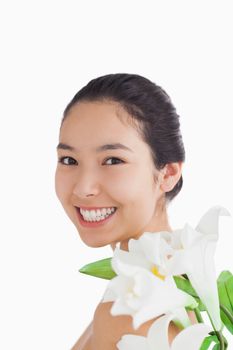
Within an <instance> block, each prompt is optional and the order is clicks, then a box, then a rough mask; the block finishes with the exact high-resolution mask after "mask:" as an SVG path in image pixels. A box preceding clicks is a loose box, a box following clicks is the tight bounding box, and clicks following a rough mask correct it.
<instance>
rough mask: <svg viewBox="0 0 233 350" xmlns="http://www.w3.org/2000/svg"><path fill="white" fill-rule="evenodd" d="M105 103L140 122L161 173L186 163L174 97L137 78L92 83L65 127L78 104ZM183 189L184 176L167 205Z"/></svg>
mask: <svg viewBox="0 0 233 350" xmlns="http://www.w3.org/2000/svg"><path fill="white" fill-rule="evenodd" d="M104 100H109V101H115V102H118V103H120V105H121V106H122V107H123V108H124V109H125V110H126V111H127V112H128V114H129V115H130V117H131V119H132V120H137V121H139V122H140V123H139V125H141V126H142V128H141V137H142V139H143V140H144V141H145V142H146V143H147V144H148V145H149V147H150V149H151V154H152V158H153V162H154V165H155V168H156V169H157V170H161V169H162V168H164V166H165V165H166V164H168V163H173V162H179V161H182V162H184V161H185V150H184V145H183V141H182V135H181V132H180V122H179V115H178V114H177V113H176V109H175V107H174V105H173V103H172V101H171V99H170V97H169V96H168V94H167V93H166V92H165V91H164V90H163V89H162V88H161V87H160V86H158V85H156V84H155V83H153V82H151V81H150V80H149V79H147V78H145V77H143V76H140V75H137V74H127V73H116V74H108V75H104V76H101V77H97V78H95V79H92V80H91V81H90V82H89V83H88V84H87V85H86V86H84V87H83V88H82V89H81V90H80V91H78V92H77V93H76V95H75V96H74V97H73V99H72V100H71V101H70V102H69V104H68V105H67V107H66V108H65V110H64V113H63V119H62V123H63V121H64V119H65V118H66V117H67V115H68V112H69V111H70V109H71V108H72V107H73V106H74V105H75V104H76V103H77V102H79V101H104ZM62 123H61V124H62ZM182 185H183V177H182V175H181V177H180V179H179V181H178V182H177V184H176V185H175V186H174V188H173V189H172V190H171V191H170V192H166V193H165V200H166V202H170V201H171V200H172V199H173V198H174V197H175V196H176V195H177V194H178V193H179V192H180V190H181V188H182Z"/></svg>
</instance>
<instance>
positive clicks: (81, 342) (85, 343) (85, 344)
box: [71, 321, 93, 350]
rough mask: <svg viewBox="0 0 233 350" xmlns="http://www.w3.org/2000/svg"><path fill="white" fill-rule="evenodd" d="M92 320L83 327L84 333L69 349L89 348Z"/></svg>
mask: <svg viewBox="0 0 233 350" xmlns="http://www.w3.org/2000/svg"><path fill="white" fill-rule="evenodd" d="M92 327H93V321H92V322H91V323H90V324H89V326H88V327H87V328H86V329H85V331H84V333H83V334H82V335H81V337H80V338H79V339H78V341H77V342H76V343H75V344H74V346H73V347H72V349H71V350H91V336H92Z"/></svg>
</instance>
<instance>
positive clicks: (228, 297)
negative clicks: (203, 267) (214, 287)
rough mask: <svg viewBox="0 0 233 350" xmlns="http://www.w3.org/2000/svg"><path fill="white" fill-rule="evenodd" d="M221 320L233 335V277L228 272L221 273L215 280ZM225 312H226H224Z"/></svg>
mask: <svg viewBox="0 0 233 350" xmlns="http://www.w3.org/2000/svg"><path fill="white" fill-rule="evenodd" d="M217 284H218V295H219V303H220V305H221V306H220V316H221V320H222V322H223V323H224V325H225V326H226V328H227V329H228V331H229V332H230V333H231V334H233V323H232V319H233V275H232V273H231V272H230V271H222V272H221V273H220V275H219V277H218V279H217ZM224 310H226V312H224Z"/></svg>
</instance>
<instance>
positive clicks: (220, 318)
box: [79, 206, 233, 350]
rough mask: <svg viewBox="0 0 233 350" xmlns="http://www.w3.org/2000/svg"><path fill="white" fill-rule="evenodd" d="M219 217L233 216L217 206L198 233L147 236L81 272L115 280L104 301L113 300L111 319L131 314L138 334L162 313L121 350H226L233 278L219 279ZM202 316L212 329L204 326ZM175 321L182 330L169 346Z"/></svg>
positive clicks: (232, 318)
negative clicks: (216, 256) (193, 317)
mask: <svg viewBox="0 0 233 350" xmlns="http://www.w3.org/2000/svg"><path fill="white" fill-rule="evenodd" d="M220 215H225V216H230V213H229V212H228V211H227V210H226V209H225V208H223V207H221V206H214V207H212V208H210V209H209V210H208V211H207V212H206V213H205V214H204V215H203V216H202V218H201V219H200V221H199V223H198V225H197V227H196V228H195V229H193V228H192V227H191V226H190V225H189V224H187V223H186V224H185V226H184V228H183V229H178V230H175V231H173V232H167V231H161V232H156V233H152V232H144V233H143V234H142V235H141V236H140V238H139V239H137V240H135V239H130V240H129V242H128V251H124V250H121V249H120V248H119V247H118V246H117V247H116V248H115V250H114V252H113V257H112V258H107V259H103V260H99V261H96V262H93V263H90V264H88V265H85V266H84V267H82V268H81V269H80V270H79V271H80V272H82V273H85V274H89V275H92V276H96V277H99V278H104V279H108V280H110V281H109V284H108V286H107V289H106V291H105V293H104V296H103V300H102V302H109V301H113V305H112V308H111V314H112V316H115V315H131V316H132V324H133V328H134V329H135V330H136V329H138V328H139V327H140V326H141V325H142V324H143V323H144V322H146V321H148V320H151V319H153V318H156V317H158V316H160V315H162V316H161V317H158V318H157V319H156V320H155V321H154V323H153V324H152V325H151V327H150V329H149V331H148V334H147V337H143V336H139V335H133V334H125V335H123V336H122V337H121V339H120V341H119V342H118V343H117V348H118V349H119V350H131V349H134V350H154V349H159V350H187V349H189V350H207V349H214V350H225V349H227V347H228V343H227V340H226V338H225V337H224V335H223V328H224V327H226V329H227V330H228V331H229V333H230V334H233V275H232V273H231V272H230V271H222V272H221V273H220V275H219V277H218V278H216V271H215V263H214V254H215V249H216V243H217V241H218V221H219V216H220ZM189 310H192V311H194V312H195V315H196V319H197V321H198V322H197V323H195V324H192V323H191V321H190V318H189V316H188V313H187V311H189ZM203 312H205V313H206V314H207V315H208V318H209V320H210V324H211V326H210V325H208V324H206V323H205V322H204V320H203V318H202V313H203ZM171 321H173V322H174V323H175V324H176V325H177V326H178V327H179V328H180V330H181V331H180V332H179V333H178V335H177V336H176V337H175V338H174V339H173V341H172V344H171V345H170V344H169V340H168V327H169V323H170V322H171ZM229 350H230V349H229Z"/></svg>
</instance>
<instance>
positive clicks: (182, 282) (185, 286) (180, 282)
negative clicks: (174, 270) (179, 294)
mask: <svg viewBox="0 0 233 350" xmlns="http://www.w3.org/2000/svg"><path fill="white" fill-rule="evenodd" d="M173 278H174V281H175V283H176V286H177V288H179V289H181V290H182V291H183V292H186V293H188V294H190V295H191V296H192V297H194V298H195V300H196V301H197V302H198V309H199V310H200V311H206V308H205V305H204V304H203V303H202V301H201V300H200V298H199V296H198V294H197V292H196V291H195V289H194V288H193V286H192V285H191V283H190V281H189V280H188V279H186V278H183V277H181V276H173Z"/></svg>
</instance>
